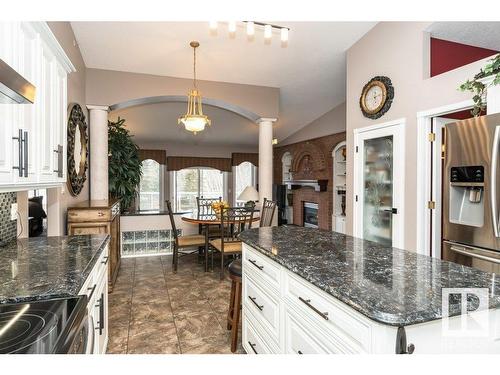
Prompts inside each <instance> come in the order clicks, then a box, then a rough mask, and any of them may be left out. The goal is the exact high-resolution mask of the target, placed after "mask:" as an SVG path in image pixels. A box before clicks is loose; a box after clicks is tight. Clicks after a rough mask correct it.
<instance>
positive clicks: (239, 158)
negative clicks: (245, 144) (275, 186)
mask: <svg viewBox="0 0 500 375" xmlns="http://www.w3.org/2000/svg"><path fill="white" fill-rule="evenodd" d="M245 161H248V162H250V163H252V164H253V165H255V166H256V167H258V166H259V154H257V153H252V152H233V153H232V154H231V162H232V165H233V166H237V165H240V164H241V163H243V162H245Z"/></svg>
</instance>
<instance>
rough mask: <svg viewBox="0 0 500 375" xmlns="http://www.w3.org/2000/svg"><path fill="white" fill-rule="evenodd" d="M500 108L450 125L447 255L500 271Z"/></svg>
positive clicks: (445, 217) (446, 183)
mask: <svg viewBox="0 0 500 375" xmlns="http://www.w3.org/2000/svg"><path fill="white" fill-rule="evenodd" d="M499 153H500V114H496V115H490V116H482V117H476V118H472V119H468V120H463V121H458V122H455V123H451V124H447V125H445V161H444V170H443V202H442V203H443V205H442V207H443V258H444V259H445V260H451V261H454V262H457V263H460V264H464V265H467V266H471V267H475V268H479V269H482V270H484V271H489V272H495V273H498V274H500V229H499V214H500V208H499V204H500V173H499V157H500V155H499Z"/></svg>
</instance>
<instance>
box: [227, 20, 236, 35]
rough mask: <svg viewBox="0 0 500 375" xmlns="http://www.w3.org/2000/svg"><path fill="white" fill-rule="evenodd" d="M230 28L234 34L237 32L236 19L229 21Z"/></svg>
mask: <svg viewBox="0 0 500 375" xmlns="http://www.w3.org/2000/svg"><path fill="white" fill-rule="evenodd" d="M228 30H229V32H230V33H231V34H234V33H235V32H236V22H235V21H229V26H228Z"/></svg>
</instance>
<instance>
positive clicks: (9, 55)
mask: <svg viewBox="0 0 500 375" xmlns="http://www.w3.org/2000/svg"><path fill="white" fill-rule="evenodd" d="M0 58H1V59H2V60H4V61H5V62H6V63H7V64H9V65H10V66H11V67H12V68H14V69H15V70H16V71H17V72H18V73H19V74H21V75H22V76H23V77H25V78H26V79H27V80H28V81H30V82H31V83H32V84H33V85H34V86H35V87H36V95H35V103H34V104H1V105H0V192H4V191H16V190H26V189H32V188H36V187H56V186H61V185H62V184H63V183H64V182H65V181H66V116H67V115H66V111H67V75H68V73H70V72H72V71H75V68H74V67H73V65H72V64H71V61H70V60H69V59H68V57H67V56H66V55H65V53H64V51H63V49H62V47H61V46H60V45H59V43H58V41H57V39H56V38H55V36H54V35H53V34H52V32H51V31H50V29H49V27H48V26H47V24H46V23H45V22H0ZM19 138H20V139H19Z"/></svg>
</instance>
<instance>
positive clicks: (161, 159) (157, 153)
mask: <svg viewBox="0 0 500 375" xmlns="http://www.w3.org/2000/svg"><path fill="white" fill-rule="evenodd" d="M139 159H140V160H141V161H144V160H147V159H151V160H155V161H156V162H158V163H159V164H163V165H165V164H166V163H167V154H166V152H165V150H139Z"/></svg>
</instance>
